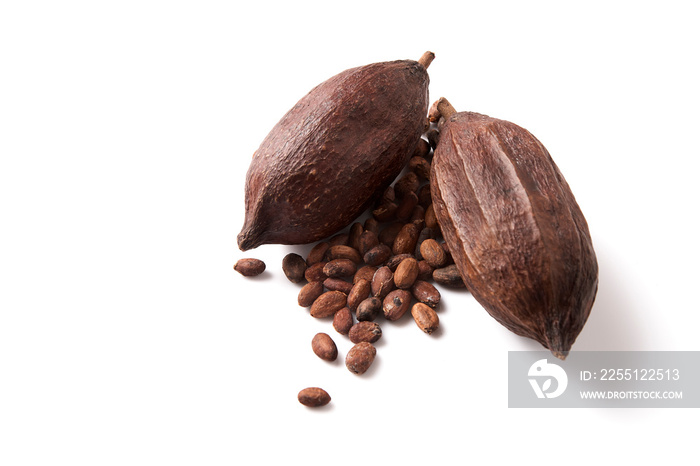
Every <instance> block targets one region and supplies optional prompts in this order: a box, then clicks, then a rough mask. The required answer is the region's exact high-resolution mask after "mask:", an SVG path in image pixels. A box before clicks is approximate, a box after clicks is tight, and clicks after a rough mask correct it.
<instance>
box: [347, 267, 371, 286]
mask: <svg viewBox="0 0 700 466" xmlns="http://www.w3.org/2000/svg"><path fill="white" fill-rule="evenodd" d="M376 271H377V268H376V267H374V266H372V265H364V266H362V267H360V268H359V269H357V272H355V276H354V277H353V279H352V283H353V284H355V283H357V282H358V281H360V280H367V281H368V282H370V283H372V278H374V273H375V272H376Z"/></svg>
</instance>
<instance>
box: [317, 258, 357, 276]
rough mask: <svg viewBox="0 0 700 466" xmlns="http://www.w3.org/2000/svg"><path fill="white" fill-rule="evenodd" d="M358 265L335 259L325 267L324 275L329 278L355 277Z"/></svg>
mask: <svg viewBox="0 0 700 466" xmlns="http://www.w3.org/2000/svg"><path fill="white" fill-rule="evenodd" d="M355 272H357V265H355V263H354V262H353V261H351V260H350V259H333V260H332V261H329V262H327V263H326V265H324V266H323V273H324V274H326V277H329V278H341V277H349V276H351V275H355Z"/></svg>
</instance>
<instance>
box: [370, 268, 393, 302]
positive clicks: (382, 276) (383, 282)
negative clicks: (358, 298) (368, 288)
mask: <svg viewBox="0 0 700 466" xmlns="http://www.w3.org/2000/svg"><path fill="white" fill-rule="evenodd" d="M393 289H394V273H393V272H392V271H391V270H390V269H389V267H380V268H378V269H377V271H376V272H375V274H374V277H372V296H376V297H377V298H384V296H386V295H387V294H389V292H390V291H391V290H393Z"/></svg>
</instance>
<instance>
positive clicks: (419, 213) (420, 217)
mask: <svg viewBox="0 0 700 466" xmlns="http://www.w3.org/2000/svg"><path fill="white" fill-rule="evenodd" d="M408 221H409V222H411V223H416V224H418V223H421V222H422V223H423V224H425V209H424V208H423V206H421V205H417V206H415V207H414V208H413V212H411V218H409V219H408Z"/></svg>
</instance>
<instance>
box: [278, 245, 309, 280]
mask: <svg viewBox="0 0 700 466" xmlns="http://www.w3.org/2000/svg"><path fill="white" fill-rule="evenodd" d="M306 268H307V265H306V261H305V260H304V258H303V257H301V256H300V255H299V254H294V253H293V252H290V253H289V254H287V255H286V256H284V259H282V271H283V272H284V275H285V276H286V277H287V279H288V280H289V281H290V282H292V283H299V282H301V281H303V280H304V273H306Z"/></svg>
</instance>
